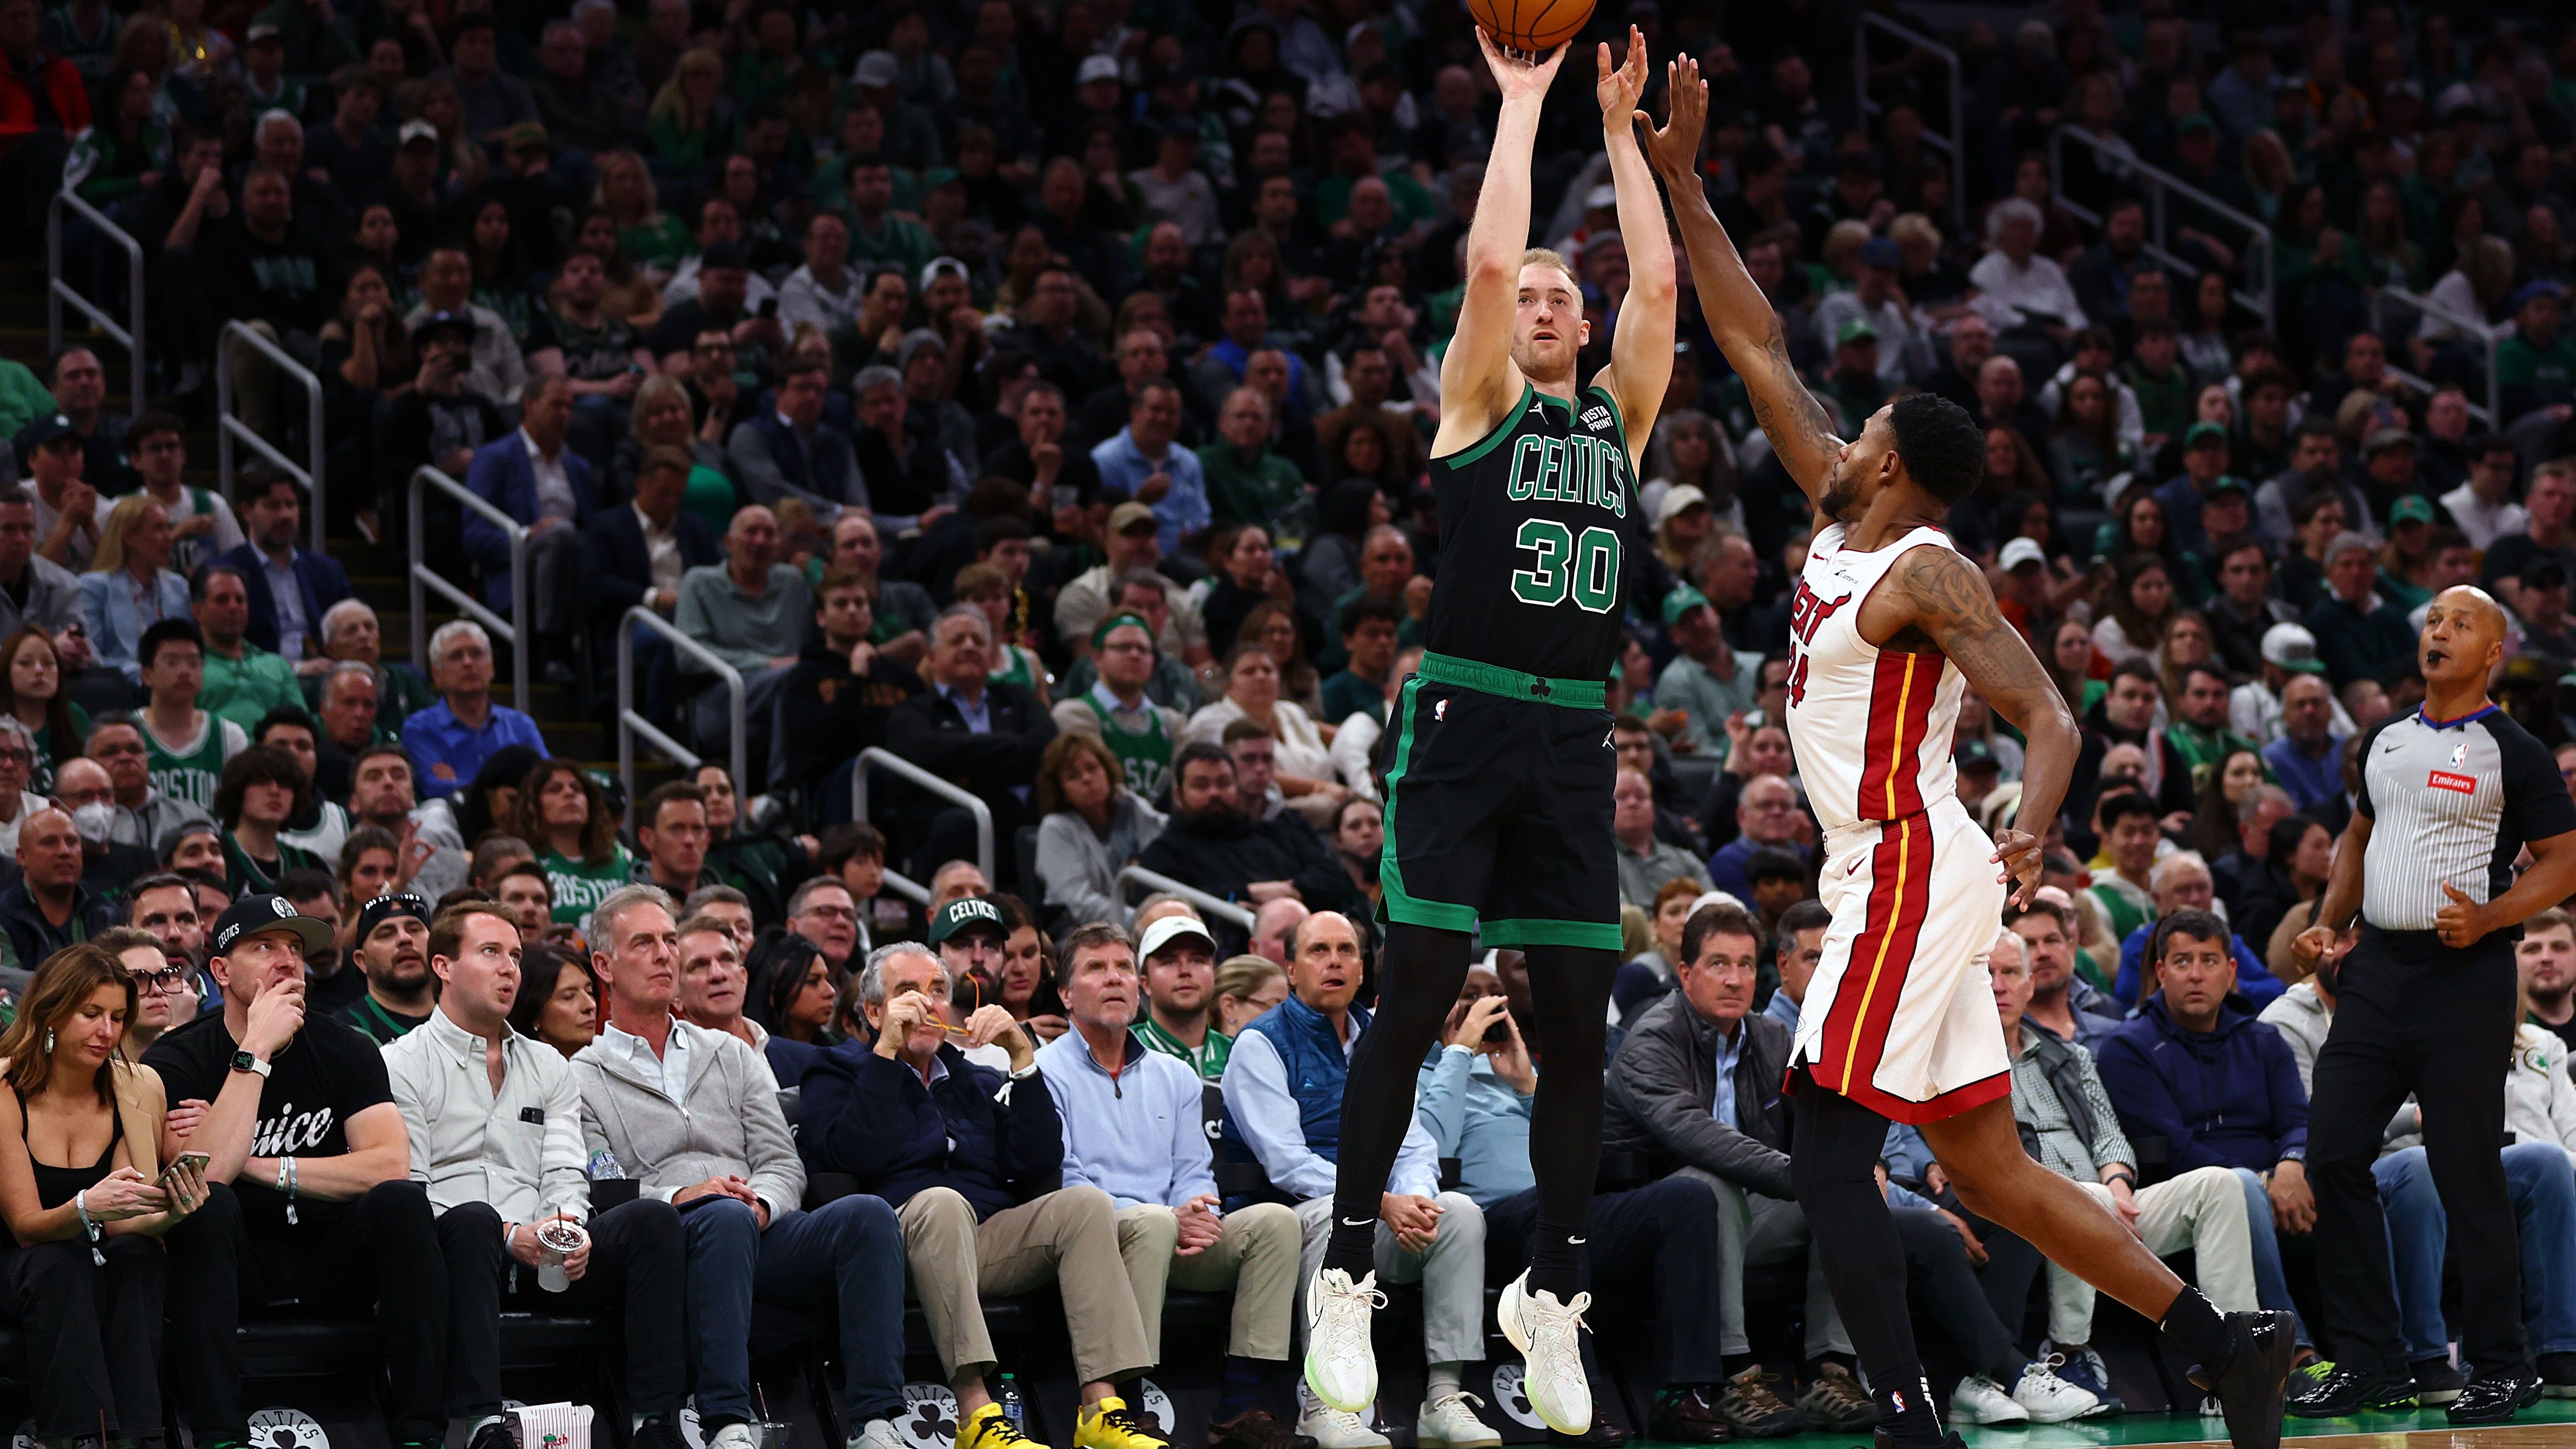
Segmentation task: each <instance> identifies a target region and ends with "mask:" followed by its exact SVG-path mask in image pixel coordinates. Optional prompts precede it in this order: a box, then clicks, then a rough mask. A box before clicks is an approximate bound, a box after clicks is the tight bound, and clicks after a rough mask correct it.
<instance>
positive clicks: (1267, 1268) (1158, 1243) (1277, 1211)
mask: <svg viewBox="0 0 2576 1449" xmlns="http://www.w3.org/2000/svg"><path fill="white" fill-rule="evenodd" d="M1180 1231H1181V1227H1180V1220H1179V1219H1178V1218H1176V1217H1174V1216H1173V1215H1172V1210H1171V1209H1170V1208H1167V1207H1162V1206H1158V1205H1155V1204H1150V1203H1149V1204H1144V1205H1141V1206H1137V1207H1131V1208H1121V1209H1120V1210H1119V1213H1118V1256H1119V1257H1121V1258H1123V1259H1125V1260H1126V1262H1127V1281H1128V1283H1129V1284H1130V1285H1131V1286H1133V1287H1134V1288H1135V1290H1136V1312H1137V1314H1138V1316H1140V1317H1142V1318H1143V1319H1144V1320H1145V1350H1146V1356H1147V1357H1149V1358H1151V1359H1152V1360H1153V1361H1154V1362H1156V1363H1161V1362H1162V1361H1163V1290H1164V1289H1165V1288H1166V1287H1172V1288H1179V1289H1182V1290H1183V1291H1185V1292H1190V1293H1223V1292H1226V1291H1228V1290H1231V1291H1232V1292H1233V1294H1234V1327H1233V1329H1232V1330H1231V1331H1230V1332H1229V1333H1228V1334H1227V1335H1226V1342H1225V1351H1226V1352H1227V1353H1230V1354H1233V1355H1235V1356H1236V1357H1238V1358H1255V1359H1263V1360H1266V1361H1268V1362H1271V1363H1284V1362H1286V1361H1287V1358H1288V1334H1289V1329H1290V1327H1291V1325H1292V1323H1293V1322H1294V1320H1295V1318H1296V1314H1297V1247H1298V1232H1297V1212H1296V1209H1294V1208H1291V1207H1289V1206H1287V1205H1286V1204H1285V1203H1275V1202H1265V1203H1255V1204H1253V1205H1252V1206H1250V1207H1246V1208H1239V1209H1237V1210H1236V1211H1234V1212H1230V1213H1227V1214H1226V1215H1225V1219H1224V1232H1223V1234H1222V1235H1221V1236H1219V1237H1218V1238H1217V1240H1216V1241H1215V1242H1213V1243H1210V1244H1209V1245H1208V1246H1206V1247H1205V1248H1202V1249H1200V1250H1199V1251H1197V1252H1195V1253H1192V1254H1191V1255H1189V1256H1188V1257H1186V1258H1184V1257H1181V1256H1179V1255H1178V1254H1177V1253H1176V1252H1175V1251H1174V1249H1175V1247H1176V1245H1177V1244H1178V1243H1179V1242H1180Z"/></svg>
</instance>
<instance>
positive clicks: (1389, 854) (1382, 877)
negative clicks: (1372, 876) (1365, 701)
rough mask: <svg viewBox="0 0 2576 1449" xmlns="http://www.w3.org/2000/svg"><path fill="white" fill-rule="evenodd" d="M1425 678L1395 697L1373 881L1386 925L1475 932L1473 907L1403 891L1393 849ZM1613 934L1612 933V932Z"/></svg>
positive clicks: (1410, 683) (1425, 659)
mask: <svg viewBox="0 0 2576 1449" xmlns="http://www.w3.org/2000/svg"><path fill="white" fill-rule="evenodd" d="M1435 657H1437V656H1434V655H1429V654H1426V655H1424V656H1423V657H1422V658H1423V662H1424V663H1425V664H1428V663H1430V662H1431V660H1432V659H1433V658H1435ZM1426 677H1427V676H1425V675H1420V674H1417V675H1415V676H1414V677H1413V678H1411V679H1408V680H1406V681H1405V682H1404V688H1403V689H1402V690H1401V691H1399V692H1398V693H1397V695H1396V697H1395V710H1396V714H1397V716H1398V717H1399V718H1401V719H1402V720H1403V722H1404V723H1403V728H1402V729H1401V730H1400V731H1399V732H1398V733H1397V735H1396V739H1395V764H1394V765H1393V766H1392V767H1390V768H1389V769H1388V770H1387V772H1386V821H1385V825H1386V839H1385V842H1384V844H1382V845H1381V846H1380V847H1379V849H1378V873H1377V878H1378V886H1379V888H1380V891H1381V893H1382V894H1383V897H1384V899H1383V900H1382V901H1381V902H1380V904H1381V905H1382V906H1384V907H1385V910H1386V918H1387V919H1388V920H1390V921H1402V922H1403V923H1405V924H1406V925H1408V926H1429V927H1432V928H1434V929H1436V930H1442V931H1473V930H1475V929H1476V910H1475V908H1474V907H1473V906H1460V905H1452V904H1450V903H1449V902H1447V901H1426V900H1419V899H1416V898H1415V897H1414V896H1412V895H1410V894H1408V893H1407V892H1406V891H1405V889H1404V863H1403V857H1402V856H1401V855H1400V854H1399V853H1398V852H1397V850H1396V845H1395V801H1396V789H1397V787H1398V786H1399V785H1400V784H1401V783H1402V782H1403V780H1404V772H1405V770H1406V768H1407V767H1409V766H1410V765H1411V764H1412V763H1413V697H1414V695H1416V694H1418V693H1420V692H1421V689H1422V681H1423V680H1424V679H1425V678H1426ZM1613 930H1614V933H1615V930H1616V928H1615V927H1614V928H1613Z"/></svg>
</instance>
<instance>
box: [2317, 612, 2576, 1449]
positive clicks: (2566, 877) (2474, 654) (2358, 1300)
mask: <svg viewBox="0 0 2576 1449" xmlns="http://www.w3.org/2000/svg"><path fill="white" fill-rule="evenodd" d="M2504 638H2505V617H2504V611H2503V610H2502V609H2500V608H2498V607H2497V606H2496V602H2495V600H2493V599H2491V598H2489V597H2488V596H2487V595H2486V593H2485V592H2484V591H2483V590H2480V589H2475V588H2470V587H2466V586H2462V587H2459V588H2451V589H2445V590H2443V591H2442V592H2441V593H2440V594H2439V595H2437V596H2436V597H2435V598H2434V600H2433V602H2432V604H2431V606H2430V607H2429V608H2428V609H2427V611H2426V613H2425V615H2424V631H2423V634H2422V635H2421V637H2420V638H2418V640H2417V641H2416V646H2415V649H2416V660H2417V663H2418V665H2419V667H2420V668H2421V669H2422V671H2423V675H2424V704H2423V707H2422V708H2421V709H2420V710H2418V711H2416V712H2415V713H2413V714H2409V715H2404V716H2392V717H2390V718H2388V719H2385V720H2382V721H2381V722H2380V723H2379V724H2377V725H2375V726H2373V727H2372V729H2371V731H2370V733H2369V735H2368V736H2367V737H2365V738H2364V740H2363V741H2362V758H2361V784H2360V793H2359V798H2358V800H2357V801H2356V802H2355V804H2354V807H2353V814H2352V823H2351V824H2350V825H2349V826H2347V827H2345V829H2344V833H2343V841H2342V844H2341V845H2340V846H2339V847H2338V848H2337V849H2336V851H2335V859H2334V875H2333V878H2332V879H2331V880H2330V881H2329V882H2328V884H2327V886H2326V890H2325V896H2324V898H2323V899H2322V900H2321V901H2319V902H2318V905H2317V913H2316V922H2315V924H2313V925H2311V926H2310V927H2309V928H2308V929H2307V930H2305V931H2303V932H2301V933H2300V934H2299V937H2298V940H2297V943H2296V953H2297V956H2298V958H2299V960H2300V961H2301V962H2302V963H2303V964H2305V965H2307V966H2309V967H2310V968H2311V969H2316V968H2318V967H2323V968H2324V969H2326V970H2329V971H2333V970H2335V969H2336V967H2335V964H2334V963H2335V959H2336V958H2337V957H2338V956H2340V957H2341V966H2340V978H2341V979H2340V981H2339V983H2338V984H2337V985H2336V988H2335V990H2336V996H2337V999H2336V1005H2335V1018H2334V1027H2333V1029H2332V1030H2331V1031H2329V1032H2328V1033H2327V1035H2326V1044H2325V1046H2324V1047H2323V1048H2322V1049H2321V1050H2320V1051H2319V1052H2318V1053H2317V1065H2316V1076H2315V1087H2314V1090H2313V1092H2312V1094H2311V1095H2312V1098H2313V1100H2312V1102H2311V1103H2310V1106H2309V1110H2308V1182H2309V1185H2310V1186H2311V1187H2312V1188H2313V1189H2314V1191H2315V1193H2316V1199H2317V1230H2316V1245H2317V1265H2318V1266H2317V1280H2318V1289H2319V1292H2320V1294H2321V1295H2322V1297H2323V1299H2324V1303H2323V1308H2324V1312H2323V1315H2322V1317H2321V1320H2320V1326H2321V1327H2322V1328H2323V1329H2324V1330H2325V1333H2326V1338H2327V1345H2328V1347H2329V1348H2330V1349H2331V1351H2332V1352H2333V1354H2334V1357H2335V1364H2334V1368H2333V1370H2332V1371H2331V1372H2330V1373H2328V1374H2326V1375H2325V1376H2324V1377H2323V1378H2322V1379H2320V1380H2317V1381H2316V1382H2314V1383H2312V1384H2310V1385H2308V1386H2307V1387H2305V1388H2303V1389H2301V1390H2300V1391H2298V1392H2297V1393H2295V1394H2293V1395H2292V1396H2291V1398H2290V1401H2289V1405H2288V1408H2289V1411H2290V1412H2291V1413H2293V1414H2297V1415H2299V1416H2301V1417H2303V1418H2332V1417H2338V1416H2341V1415H2345V1414H2352V1413H2358V1412H2361V1411H2363V1410H2367V1409H2379V1408H2398V1407H2404V1406H2407V1405H2411V1404H2413V1403H2415V1401H2416V1389H2415V1382H2414V1379H2413V1377H2412V1375H2411V1374H2410V1373H2409V1371H2408V1368H2407V1363H2406V1347H2405V1343H2404V1341H2403V1340H2402V1339H2401V1338H2400V1337H2399V1336H2398V1332H2397V1293H2396V1289H2395V1286H2394V1284H2393V1283H2392V1282H2391V1279H2390V1270H2389V1257H2388V1227H2387V1222H2386V1220H2385V1219H2384V1218H2382V1217H2381V1216H2380V1207H2379V1192H2378V1187H2377V1185H2376V1183H2375V1182H2374V1181H2373V1180H2372V1178H2371V1173H2370V1164H2371V1160H2372V1159H2373V1158H2374V1157H2376V1156H2377V1155H2378V1152H2379V1143H2380V1133H2381V1129H2382V1128H2384V1127H2385V1126H2386V1125H2387V1122H2388V1118H2389V1115H2390V1114H2391V1113H2393V1112H2395V1111H2396V1110H2397V1108H2398V1106H2399V1105H2400V1104H2401V1103H2402V1102H2403V1101H2404V1100H2405V1098H2406V1094H2407V1093H2409V1092H2412V1093H2414V1094H2415V1099H2416V1101H2417V1102H2418V1103H2419V1104H2420V1105H2421V1107H2422V1108H2423V1114H2424V1145H2425V1150H2426V1152H2427V1154H2428V1155H2429V1162H2430V1165H2431V1168H2432V1172H2433V1185H2434V1187H2435V1189H2436V1190H2437V1191H2438V1192H2439V1193H2440V1194H2441V1199H2442V1207H2443V1210H2444V1211H2445V1212H2446V1213H2447V1214H2448V1216H2449V1218H2450V1228H2451V1243H2452V1246H2453V1247H2455V1248H2457V1249H2458V1250H2459V1258H2460V1288H2461V1293H2460V1298H2461V1303H2462V1311H2463V1313H2464V1315H2465V1316H2466V1318H2467V1319H2468V1322H2467V1324H2466V1325H2465V1329H2464V1331H2463V1332H2462V1334H2461V1349H2462V1352H2463V1354H2464V1356H2465V1357H2466V1358H2467V1359H2468V1364H2469V1369H2470V1377H2469V1383H2468V1387H2467V1388H2466V1389H2464V1390H2463V1391H2462V1392H2461V1394H2460V1397H2459V1398H2458V1399H2457V1400H2456V1401H2455V1402H2453V1403H2452V1404H2451V1406H2450V1409H2449V1413H2450V1420H2451V1422H2452V1423H2454V1424H2493V1423H2501V1422H2503V1421H2505V1420H2508V1419H2510V1418H2512V1417H2513V1416H2514V1413H2515V1412H2516V1411H2517V1410H2519V1409H2521V1408H2523V1407H2526V1406H2528V1405H2530V1404H2532V1403H2534V1402H2536V1401H2537V1400H2538V1399H2539V1397H2540V1377H2539V1375H2537V1374H2535V1373H2534V1372H2533V1371H2532V1366H2531V1356H2530V1353H2529V1351H2528V1349H2527V1347H2526V1345H2525V1344H2524V1342H2523V1334H2522V1267H2521V1254H2520V1251H2519V1247H2518V1244H2517V1240H2516V1235H2515V1229H2514V1214H2513V1206H2512V1204H2511V1202H2510V1201H2509V1200H2508V1199H2507V1197H2506V1194H2505V1178H2504V1162H2503V1152H2504V1070H2503V1068H2504V1065H2505V1062H2506V1061H2507V1059H2508V1058H2509V1056H2510V1055H2511V1052H2512V1048H2513V1032H2514V1002H2515V975H2514V961H2513V945H2514V941H2515V940H2516V939H2518V938H2519V937H2520V936H2521V935H2522V929H2521V924H2522V921H2523V918H2524V917H2526V916H2529V915H2531V914H2532V913H2534V912H2536V911H2539V910H2542V909H2544V908H2546V907H2549V906H2554V905H2557V904H2558V903H2559V902H2561V901H2563V900H2565V899H2566V898H2567V897H2568V895H2569V894H2570V893H2571V892H2576V801H2571V800H2570V799H2569V797H2568V792H2567V786H2566V784H2565V782H2564V781H2562V780H2561V779H2560V778H2559V776H2558V769H2557V766H2556V765H2555V764H2554V763H2553V762H2552V761H2551V759H2550V755H2549V751H2548V749H2547V748H2546V747H2544V746H2543V745H2542V744H2541V743H2540V742H2539V741H2538V740H2536V739H2534V738H2532V737H2531V735H2530V734H2528V733H2527V732H2525V731H2524V730H2523V728H2522V727H2521V726H2520V725H2517V724H2515V723H2514V722H2513V720H2512V718H2511V717H2509V716H2508V715H2506V714H2505V713H2504V711H2503V710H2501V709H2499V708H2497V706H2496V703H2495V701H2494V700H2492V699H2490V698H2488V697H2487V692H2486V690H2487V678H2488V675H2489V673H2490V672H2491V671H2493V670H2494V668H2495V667H2496V665H2497V664H2498V663H2500V662H2501V661H2502V660H2503V658H2504ZM2525 846H2529V847H2530V849H2531V853H2532V855H2533V857H2534V859H2535V860H2536V862H2537V863H2536V864H2535V865H2533V867H2532V868H2531V869H2530V870H2529V871H2528V872H2526V873H2525V874H2524V875H2523V877H2522V879H2521V880H2519V881H2516V880H2515V879H2514V877H2513V862H2514V859H2515V857H2516V856H2518V855H2519V854H2520V853H2521V852H2522V849H2523V848H2524V847H2525ZM2356 917H2358V918H2359V921H2360V926H2361V930H2360V935H2359V937H2358V939H2357V940H2354V941H2352V943H2351V944H2350V946H2349V947H2348V949H2342V948H2340V943H2341V942H2342V941H2343V938H2344V933H2345V932H2346V931H2347V930H2348V929H2350V927H2351V926H2352V925H2353V922H2354V920H2355V918H2356Z"/></svg>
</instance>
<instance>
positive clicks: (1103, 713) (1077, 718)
mask: <svg viewBox="0 0 2576 1449" xmlns="http://www.w3.org/2000/svg"><path fill="white" fill-rule="evenodd" d="M1160 652H1161V651H1160V650H1159V649H1158V648H1157V647H1156V645H1155V643H1154V626H1153V625H1152V624H1151V623H1149V622H1147V621H1146V619H1145V617H1144V616H1143V615H1141V614H1137V613H1133V612H1128V611H1124V610H1122V611H1120V612H1118V613H1114V614H1111V615H1110V616H1109V617H1108V618H1106V619H1103V620H1101V621H1100V627H1098V628H1096V629H1094V630H1092V631H1091V659H1092V663H1093V665H1094V667H1095V668H1096V669H1097V670H1098V671H1099V677H1098V678H1097V679H1095V680H1093V681H1092V684H1091V687H1090V688H1088V689H1085V690H1083V691H1081V692H1079V693H1068V695H1067V697H1066V698H1064V699H1061V700H1058V701H1056V704H1055V708H1054V710H1053V714H1054V715H1055V727H1056V728H1057V729H1059V730H1061V731H1063V732H1064V733H1066V734H1083V735H1089V736H1091V737H1092V738H1094V739H1096V740H1099V741H1100V742H1101V743H1102V744H1104V745H1106V746H1107V747H1108V749H1109V753H1110V754H1112V755H1114V756H1116V757H1117V759H1118V761H1119V763H1120V764H1121V765H1123V766H1124V767H1125V772H1126V778H1125V782H1124V783H1125V784H1126V786H1127V788H1128V789H1129V790H1131V791H1133V792H1134V793H1135V794H1136V795H1137V797H1138V798H1140V799H1146V800H1151V799H1153V798H1155V797H1156V796H1159V795H1161V794H1162V793H1163V788H1164V786H1165V785H1166V784H1167V783H1168V782H1169V780H1170V778H1171V773H1172V751H1174V750H1176V749H1178V748H1179V747H1180V743H1181V731H1182V730H1183V729H1184V728H1185V727H1187V725H1188V723H1189V721H1188V719H1187V717H1186V716H1184V715H1183V714H1182V713H1181V712H1180V711H1179V710H1176V709H1168V708H1165V707H1164V706H1162V705H1159V704H1156V703H1155V702H1154V701H1153V699H1152V698H1151V697H1150V696H1149V695H1148V694H1147V692H1146V686H1148V685H1149V684H1151V683H1152V682H1153V679H1154V671H1155V669H1156V668H1157V667H1158V665H1159V662H1160ZM1041 773H1043V771H1041ZM1139 848H1141V846H1140V847H1139ZM1084 919H1085V920H1114V919H1116V917H1115V916H1112V915H1107V914H1103V915H1095V916H1088V917H1085V918H1084Z"/></svg>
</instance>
